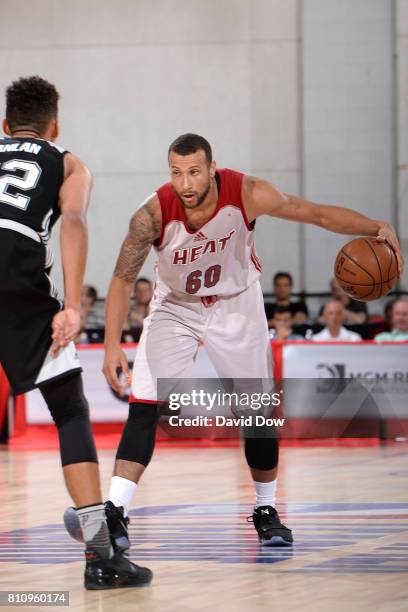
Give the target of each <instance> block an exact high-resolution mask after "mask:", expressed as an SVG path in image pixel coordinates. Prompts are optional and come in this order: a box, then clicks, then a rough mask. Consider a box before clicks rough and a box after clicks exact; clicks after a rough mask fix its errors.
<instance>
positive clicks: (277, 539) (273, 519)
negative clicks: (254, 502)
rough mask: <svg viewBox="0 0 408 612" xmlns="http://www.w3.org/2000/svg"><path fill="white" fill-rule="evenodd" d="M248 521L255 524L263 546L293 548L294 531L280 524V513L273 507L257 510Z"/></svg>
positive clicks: (261, 507) (262, 507) (260, 507)
mask: <svg viewBox="0 0 408 612" xmlns="http://www.w3.org/2000/svg"><path fill="white" fill-rule="evenodd" d="M247 521H248V522H250V523H252V522H253V523H254V525H255V529H256V530H257V532H258V536H259V542H260V544H262V545H263V546H292V544H293V537H292V531H291V530H290V529H289V528H288V527H286V526H285V525H283V523H281V522H280V519H279V515H278V512H277V510H276V508H274V507H273V506H259V507H258V508H255V510H254V513H253V514H252V516H248V518H247Z"/></svg>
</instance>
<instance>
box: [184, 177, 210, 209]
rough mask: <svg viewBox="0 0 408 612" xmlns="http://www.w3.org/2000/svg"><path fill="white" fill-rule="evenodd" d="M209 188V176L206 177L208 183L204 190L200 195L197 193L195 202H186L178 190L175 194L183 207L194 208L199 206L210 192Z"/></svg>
mask: <svg viewBox="0 0 408 612" xmlns="http://www.w3.org/2000/svg"><path fill="white" fill-rule="evenodd" d="M210 189H211V178H209V179H208V184H207V186H206V188H205V189H204V191H202V192H201V194H200V195H197V202H196V203H195V204H186V203H185V201H184V199H183V196H182V195H181V194H180V193H179V192H178V191H176V194H177V197H178V199H179V200H180V203H181V205H182V206H184V208H187V209H188V210H192V209H194V208H198V207H199V206H201V204H202V203H203V202H204V200H205V198H206V197H207V196H208V194H209V193H210Z"/></svg>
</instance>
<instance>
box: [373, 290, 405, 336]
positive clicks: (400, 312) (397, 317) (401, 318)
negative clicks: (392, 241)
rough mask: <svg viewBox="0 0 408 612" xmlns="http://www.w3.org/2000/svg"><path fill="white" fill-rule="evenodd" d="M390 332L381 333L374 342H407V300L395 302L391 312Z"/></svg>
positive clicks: (402, 299) (401, 299)
mask: <svg viewBox="0 0 408 612" xmlns="http://www.w3.org/2000/svg"><path fill="white" fill-rule="evenodd" d="M391 326H392V331H390V332H382V333H381V334H377V335H376V336H375V338H374V340H375V341H376V342H404V341H405V342H407V341H408V299H407V298H400V299H398V300H395V302H394V303H393V305H392V311H391Z"/></svg>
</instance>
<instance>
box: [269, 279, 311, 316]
mask: <svg viewBox="0 0 408 612" xmlns="http://www.w3.org/2000/svg"><path fill="white" fill-rule="evenodd" d="M292 289H293V279H292V276H291V274H289V272H277V273H276V274H275V276H274V277H273V290H274V293H275V296H276V302H272V303H271V304H265V312H266V318H267V319H268V326H269V327H273V325H274V321H273V319H274V314H275V309H276V308H277V307H278V306H285V307H288V308H289V309H290V311H291V313H292V317H293V322H294V323H302V322H303V321H307V319H308V317H309V312H308V310H307V306H306V304H305V302H302V301H300V302H292V301H291V299H290V296H291V293H292Z"/></svg>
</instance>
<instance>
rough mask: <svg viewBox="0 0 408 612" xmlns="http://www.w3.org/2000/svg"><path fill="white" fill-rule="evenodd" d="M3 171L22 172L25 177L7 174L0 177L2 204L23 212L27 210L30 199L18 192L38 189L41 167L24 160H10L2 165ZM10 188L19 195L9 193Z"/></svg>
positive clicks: (0, 198)
mask: <svg viewBox="0 0 408 612" xmlns="http://www.w3.org/2000/svg"><path fill="white" fill-rule="evenodd" d="M1 169H2V170H9V171H12V172H15V171H20V172H22V173H23V175H22V176H18V175H13V174H5V175H4V176H2V177H0V202H4V204H10V206H16V207H17V208H21V209H22V210H27V206H28V204H29V202H30V197H29V196H25V195H23V194H22V193H18V192H19V191H28V190H29V189H34V187H36V185H37V183H38V179H39V178H40V175H41V168H40V166H39V165H38V164H37V163H36V162H31V161H25V160H23V159H10V160H9V161H5V162H3V163H2V165H1ZM9 187H14V189H15V190H16V191H17V193H15V194H13V193H10V192H9V191H8V189H9Z"/></svg>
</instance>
